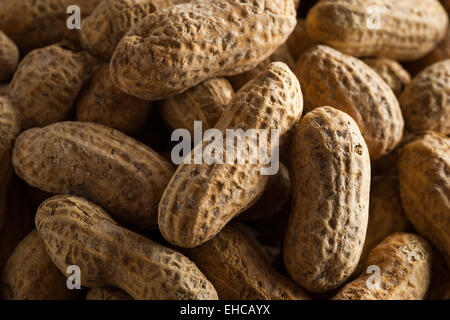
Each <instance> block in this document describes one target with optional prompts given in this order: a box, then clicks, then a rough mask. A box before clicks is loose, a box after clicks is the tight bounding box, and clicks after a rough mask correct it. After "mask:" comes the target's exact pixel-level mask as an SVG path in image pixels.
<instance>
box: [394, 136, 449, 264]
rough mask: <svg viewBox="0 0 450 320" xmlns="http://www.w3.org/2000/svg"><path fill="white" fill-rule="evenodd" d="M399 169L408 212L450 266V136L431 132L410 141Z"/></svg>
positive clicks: (402, 196)
mask: <svg viewBox="0 0 450 320" xmlns="http://www.w3.org/2000/svg"><path fill="white" fill-rule="evenodd" d="M398 171H399V181H400V193H401V199H402V203H403V208H404V210H405V213H406V215H407V216H408V218H409V220H410V221H411V223H412V225H413V226H414V228H415V229H416V230H417V231H418V232H419V233H420V234H421V235H422V236H424V237H425V238H427V239H429V240H430V242H432V243H433V244H434V246H435V247H436V248H437V249H438V250H439V251H440V252H441V253H442V254H443V256H444V258H445V259H446V261H447V264H448V266H449V267H450V233H449V230H450V201H449V199H450V138H448V137H445V136H441V135H439V134H437V133H434V132H428V133H425V134H424V135H423V136H421V137H419V138H417V139H416V140H414V141H412V142H410V143H409V144H407V145H406V146H405V147H404V148H403V150H402V152H401V154H400V158H399V160H398Z"/></svg>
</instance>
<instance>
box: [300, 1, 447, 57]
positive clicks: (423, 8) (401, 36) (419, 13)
mask: <svg viewBox="0 0 450 320" xmlns="http://www.w3.org/2000/svg"><path fill="white" fill-rule="evenodd" d="M378 17H379V21H377V20H378ZM447 25H448V16H447V13H446V12H445V10H444V8H442V6H441V4H440V3H439V1H438V0H428V1H423V0H396V1H391V0H365V1H360V0H322V1H320V2H319V3H317V4H316V5H315V6H314V7H313V8H312V9H311V10H310V11H309V13H308V16H307V30H308V34H309V35H310V36H311V37H312V38H313V39H316V40H317V41H320V42H323V43H326V44H328V45H330V46H332V47H334V48H336V49H337V50H339V51H342V52H343V53H346V54H349V55H353V56H358V57H361V56H382V57H385V58H390V59H393V60H415V59H418V58H421V57H423V56H424V55H426V54H427V53H428V52H430V51H431V50H432V49H433V48H434V47H435V46H436V45H437V44H438V43H439V41H441V40H442V39H443V38H444V36H445V32H446V31H447Z"/></svg>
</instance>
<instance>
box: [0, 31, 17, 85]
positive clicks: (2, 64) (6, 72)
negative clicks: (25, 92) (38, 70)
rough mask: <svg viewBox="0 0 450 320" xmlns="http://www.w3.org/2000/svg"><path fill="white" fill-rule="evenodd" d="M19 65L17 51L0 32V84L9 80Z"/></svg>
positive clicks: (12, 43)
mask: <svg viewBox="0 0 450 320" xmlns="http://www.w3.org/2000/svg"><path fill="white" fill-rule="evenodd" d="M18 63H19V49H18V48H17V46H16V44H15V43H14V42H13V41H12V40H11V39H10V38H8V36H7V35H6V34H4V33H3V32H2V31H1V30H0V82H2V81H6V80H9V78H10V77H11V75H12V74H13V73H14V71H15V70H16V67H17V64H18Z"/></svg>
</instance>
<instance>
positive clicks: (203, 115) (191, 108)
mask: <svg viewBox="0 0 450 320" xmlns="http://www.w3.org/2000/svg"><path fill="white" fill-rule="evenodd" d="M233 95H234V91H233V88H232V87H231V85H230V83H229V82H228V80H226V79H225V78H213V79H209V80H206V81H205V82H202V83H200V84H198V85H196V86H195V87H193V88H191V89H189V90H187V91H185V92H183V93H181V94H179V95H176V96H174V97H172V98H169V99H167V100H165V101H164V102H163V103H162V105H161V108H160V109H159V110H160V112H161V115H162V117H163V118H164V120H165V122H166V123H167V124H168V125H169V126H170V127H171V128H172V129H178V128H183V129H187V130H188V131H189V132H190V133H191V135H193V134H194V121H202V126H203V130H207V129H210V128H213V127H214V126H215V124H216V123H217V121H218V120H219V118H220V116H221V115H222V113H223V111H224V109H225V107H226V106H227V105H228V104H229V103H230V101H231V98H233Z"/></svg>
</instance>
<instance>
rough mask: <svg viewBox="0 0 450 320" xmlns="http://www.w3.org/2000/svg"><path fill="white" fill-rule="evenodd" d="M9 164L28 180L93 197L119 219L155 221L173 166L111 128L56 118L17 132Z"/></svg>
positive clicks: (46, 188)
mask: <svg viewBox="0 0 450 320" xmlns="http://www.w3.org/2000/svg"><path fill="white" fill-rule="evenodd" d="M13 165H14V168H15V171H16V173H17V175H18V176H19V177H21V178H22V179H23V180H25V181H26V182H27V183H28V184H29V185H31V186H34V187H37V188H39V189H41V190H43V191H46V192H50V193H58V194H74V195H78V196H83V197H86V198H87V199H89V200H91V201H94V202H95V203H97V204H99V205H101V206H102V207H104V208H105V210H108V211H109V212H111V214H114V216H115V217H117V219H118V220H120V221H121V222H126V223H129V224H132V225H136V226H140V227H142V228H150V227H152V226H155V225H156V220H157V219H156V215H157V206H158V202H159V199H160V197H161V194H162V192H163V190H164V187H165V186H166V184H167V183H168V182H169V179H170V178H171V176H172V173H173V168H172V165H171V164H170V163H168V162H167V161H166V160H165V159H164V158H163V157H161V156H160V155H159V154H157V153H156V152H155V151H153V150H152V149H150V148H149V147H146V146H144V145H143V144H141V143H139V142H137V141H135V140H134V139H132V138H130V137H128V136H126V135H124V134H122V133H120V132H119V131H117V130H114V129H110V128H107V127H105V126H103V125H99V124H94V123H88V122H60V123H56V124H53V125H50V126H47V127H45V128H42V129H40V128H33V129H29V130H27V131H25V132H23V133H22V134H21V135H20V136H19V137H18V138H17V141H16V144H15V147H14V151H13Z"/></svg>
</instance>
